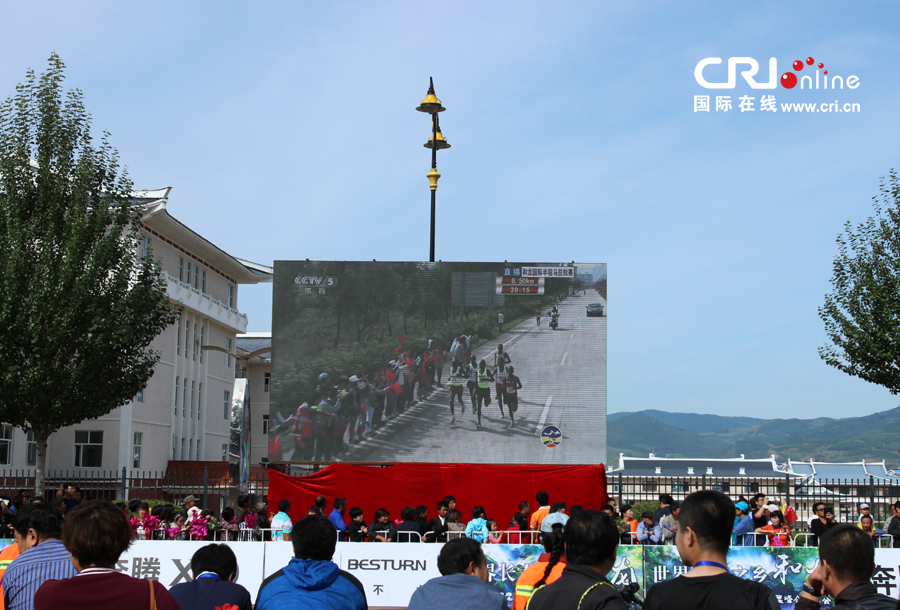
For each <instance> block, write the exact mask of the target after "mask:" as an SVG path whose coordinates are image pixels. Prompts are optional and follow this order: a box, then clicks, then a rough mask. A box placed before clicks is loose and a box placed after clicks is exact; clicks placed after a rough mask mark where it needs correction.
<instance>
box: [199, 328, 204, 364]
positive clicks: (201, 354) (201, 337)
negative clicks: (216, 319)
mask: <svg viewBox="0 0 900 610" xmlns="http://www.w3.org/2000/svg"><path fill="white" fill-rule="evenodd" d="M203 326H204V324H203V322H200V349H199V352H200V364H203Z"/></svg>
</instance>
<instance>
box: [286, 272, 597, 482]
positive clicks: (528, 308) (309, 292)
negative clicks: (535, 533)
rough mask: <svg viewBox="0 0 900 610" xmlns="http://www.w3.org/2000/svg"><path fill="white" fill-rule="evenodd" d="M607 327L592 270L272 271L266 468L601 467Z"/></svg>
mask: <svg viewBox="0 0 900 610" xmlns="http://www.w3.org/2000/svg"><path fill="white" fill-rule="evenodd" d="M606 319H607V302H606V265H605V264H596V263H592V264H583V263H506V262H503V263H443V262H439V263H391V262H374V261H373V262H327V261H312V262H310V261H276V262H275V278H274V297H273V320H272V323H273V332H272V356H273V359H272V394H271V400H270V416H269V424H270V426H269V459H270V460H271V461H272V462H276V463H278V462H281V463H287V462H292V463H319V464H322V463H328V462H333V461H341V462H355V463H359V462H369V463H371V462H456V463H492V464H496V463H507V464H598V463H605V462H606ZM493 483H495V484H497V485H502V484H503V482H502V481H494V482H493ZM485 484H487V485H490V484H492V482H489V481H486V482H485Z"/></svg>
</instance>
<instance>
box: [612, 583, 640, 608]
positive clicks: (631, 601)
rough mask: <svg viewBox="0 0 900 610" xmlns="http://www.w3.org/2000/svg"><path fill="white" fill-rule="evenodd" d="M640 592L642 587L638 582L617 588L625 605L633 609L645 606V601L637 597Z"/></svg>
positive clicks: (624, 584)
mask: <svg viewBox="0 0 900 610" xmlns="http://www.w3.org/2000/svg"><path fill="white" fill-rule="evenodd" d="M640 590H641V585H639V584H638V583H636V582H626V583H623V584H621V585H617V586H616V591H618V592H619V595H621V596H622V599H623V600H625V603H626V604H628V605H629V606H631V607H635V606H637V607H641V606H643V605H644V600H642V599H641V598H640V597H638V596H637V595H635V594H636V593H637V592H638V591H640Z"/></svg>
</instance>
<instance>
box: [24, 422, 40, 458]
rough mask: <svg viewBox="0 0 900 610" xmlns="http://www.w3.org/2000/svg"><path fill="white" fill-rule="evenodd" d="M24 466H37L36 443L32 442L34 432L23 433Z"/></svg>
mask: <svg viewBox="0 0 900 610" xmlns="http://www.w3.org/2000/svg"><path fill="white" fill-rule="evenodd" d="M25 465H26V466H37V441H36V440H34V430H29V431H28V432H26V433H25Z"/></svg>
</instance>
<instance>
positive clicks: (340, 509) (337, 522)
mask: <svg viewBox="0 0 900 610" xmlns="http://www.w3.org/2000/svg"><path fill="white" fill-rule="evenodd" d="M345 510H347V500H345V499H344V498H335V499H334V510H333V511H331V514H330V515H328V520H329V521H331V524H332V525H333V526H334V529H336V530H337V531H338V532H339V533H340V534H341V540H344V539H345V536H344V534H346V533H347V524H346V523H344V511H345Z"/></svg>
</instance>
